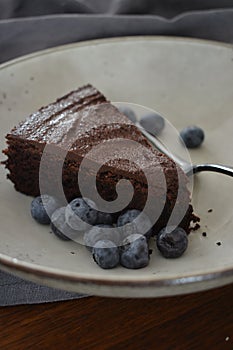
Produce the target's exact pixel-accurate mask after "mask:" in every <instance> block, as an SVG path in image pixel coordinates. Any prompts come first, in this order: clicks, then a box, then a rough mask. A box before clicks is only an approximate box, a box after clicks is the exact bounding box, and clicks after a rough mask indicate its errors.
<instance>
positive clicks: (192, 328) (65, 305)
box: [0, 284, 233, 350]
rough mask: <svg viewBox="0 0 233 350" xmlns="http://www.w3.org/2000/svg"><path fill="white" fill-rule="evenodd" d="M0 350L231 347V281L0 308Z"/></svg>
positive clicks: (221, 348)
mask: <svg viewBox="0 0 233 350" xmlns="http://www.w3.org/2000/svg"><path fill="white" fill-rule="evenodd" d="M0 315H1V316H0V349H1V350H8V349H9V350H21V349H22V350H26V349H33V350H38V349H39V350H40V349H41V350H46V349H56V350H60V349H62V350H63V349H64V350H72V349H75V350H82V349H87V350H92V349H100V350H104V349H117V350H119V349H124V350H125V349H134V350H135V349H139V350H144V349H146V350H150V349H152V350H154V349H156V350H157V349H158V350H163V349H166V350H167V349H169V350H170V349H171V350H174V349H179V350H192V349H195V350H199V349H200V350H201V349H208V350H209V349H211V350H218V349H219V350H225V349H231V350H232V349H233V284H232V285H229V286H226V287H222V288H218V289H214V290H210V291H206V292H201V293H195V294H189V295H184V296H177V297H170V298H157V299H112V298H100V297H86V298H82V299H78V300H73V301H65V302H57V303H49V304H40V305H20V306H13V307H1V308H0Z"/></svg>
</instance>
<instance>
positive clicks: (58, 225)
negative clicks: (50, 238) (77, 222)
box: [50, 207, 77, 241]
mask: <svg viewBox="0 0 233 350" xmlns="http://www.w3.org/2000/svg"><path fill="white" fill-rule="evenodd" d="M65 211H66V207H61V208H58V209H56V210H55V212H54V213H53V214H52V216H51V223H50V226H51V229H52V231H53V233H54V234H55V235H56V236H57V237H59V238H60V239H62V240H63V241H69V240H72V239H74V238H75V237H76V236H77V231H74V230H72V228H70V226H68V225H67V223H66V220H65Z"/></svg>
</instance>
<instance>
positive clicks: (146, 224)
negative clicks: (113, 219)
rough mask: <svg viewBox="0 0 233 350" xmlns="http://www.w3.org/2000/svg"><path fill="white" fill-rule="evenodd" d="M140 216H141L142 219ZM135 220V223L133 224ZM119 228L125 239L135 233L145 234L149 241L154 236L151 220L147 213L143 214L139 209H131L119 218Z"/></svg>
mask: <svg viewBox="0 0 233 350" xmlns="http://www.w3.org/2000/svg"><path fill="white" fill-rule="evenodd" d="M139 214H141V216H140V217H139ZM137 217H138V218H137ZM134 220H135V222H134V223H132V221H134ZM127 224H130V225H127ZM117 226H118V227H120V230H121V232H122V236H123V237H127V236H129V235H130V234H133V233H139V234H144V235H145V236H146V238H147V239H149V238H150V237H151V235H152V224H151V221H150V219H149V218H148V216H147V215H146V214H145V213H142V212H141V211H140V210H137V209H130V210H127V211H125V212H124V213H123V214H121V215H120V216H119V217H118V220H117ZM145 229H146V232H145ZM144 232H145V233H144Z"/></svg>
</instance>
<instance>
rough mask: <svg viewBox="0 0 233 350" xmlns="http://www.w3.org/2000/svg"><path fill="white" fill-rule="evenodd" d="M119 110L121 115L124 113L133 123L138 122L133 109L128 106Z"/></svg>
mask: <svg viewBox="0 0 233 350" xmlns="http://www.w3.org/2000/svg"><path fill="white" fill-rule="evenodd" d="M118 109H119V111H120V112H121V113H123V114H124V115H125V116H126V117H127V118H128V119H129V120H131V121H132V122H133V123H135V122H136V120H137V117H136V114H135V112H134V111H133V110H132V109H131V108H129V107H127V106H120V107H119V108H118Z"/></svg>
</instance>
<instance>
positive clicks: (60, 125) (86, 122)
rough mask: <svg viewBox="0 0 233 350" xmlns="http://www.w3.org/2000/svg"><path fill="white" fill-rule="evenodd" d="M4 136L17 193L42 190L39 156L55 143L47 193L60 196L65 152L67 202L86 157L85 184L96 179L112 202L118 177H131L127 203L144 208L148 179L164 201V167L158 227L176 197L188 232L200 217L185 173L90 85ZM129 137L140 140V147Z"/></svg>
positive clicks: (155, 194)
mask: <svg viewBox="0 0 233 350" xmlns="http://www.w3.org/2000/svg"><path fill="white" fill-rule="evenodd" d="M6 139H7V144H8V148H7V149H6V150H4V151H3V152H4V153H5V154H6V155H7V156H8V159H7V160H6V161H5V162H4V163H5V166H6V168H8V170H9V174H8V178H9V179H10V180H11V181H12V182H13V183H14V185H15V189H16V190H17V191H20V192H22V193H25V194H27V195H31V196H37V195H39V194H40V186H39V170H40V163H41V157H42V155H43V151H44V150H45V147H46V149H47V147H48V146H51V147H53V150H54V152H51V154H48V156H47V159H46V161H47V166H46V170H44V171H46V173H45V174H44V176H45V177H46V179H47V192H48V193H51V194H53V195H56V189H57V188H58V187H59V181H60V178H59V176H56V175H57V164H58V162H61V161H62V157H64V152H65V158H64V162H63V170H62V184H63V189H64V193H65V196H66V198H67V200H68V201H70V200H72V199H73V198H75V197H77V196H79V195H80V189H79V186H78V183H77V179H78V172H79V168H80V164H81V162H82V160H83V159H84V157H85V159H87V161H88V162H89V164H90V166H86V167H85V168H84V169H83V170H82V171H83V174H84V177H85V180H86V184H87V187H88V184H89V182H90V184H91V182H92V180H93V177H94V178H96V186H97V189H98V191H99V193H100V195H101V196H102V197H103V198H104V199H105V200H107V201H112V200H114V199H116V198H117V193H116V185H117V183H118V182H119V180H121V179H127V180H129V181H130V182H131V184H132V185H133V187H134V195H133V198H132V200H131V202H130V203H129V204H128V207H129V208H136V209H140V210H142V209H143V208H144V206H145V204H146V201H147V197H148V183H147V180H148V179H149V178H150V177H151V179H152V178H153V179H156V183H155V186H154V188H153V189H152V196H153V198H154V203H155V205H156V203H160V202H161V201H162V198H163V196H164V190H163V187H164V186H163V185H164V184H162V177H161V169H162V171H163V174H164V177H165V181H166V201H165V205H164V209H163V212H162V215H161V216H160V218H159V220H158V221H157V222H156V224H155V231H157V230H159V229H161V228H162V227H164V226H165V225H166V223H167V221H168V219H169V217H170V215H171V212H172V209H173V208H174V206H175V204H177V200H178V201H179V203H178V204H179V205H180V208H181V211H182V208H184V207H186V208H187V212H186V214H185V215H183V216H182V218H181V220H182V223H181V225H182V227H183V228H184V229H185V230H186V231H187V232H188V231H189V227H190V223H191V222H192V221H195V220H196V217H195V215H193V209H192V206H191V205H190V194H189V191H188V190H187V187H186V185H187V179H186V176H185V175H184V173H183V172H182V171H181V170H180V169H179V168H178V169H177V166H176V164H175V163H174V162H173V161H172V160H171V159H169V158H168V157H167V156H165V155H163V154H161V153H159V152H157V151H156V150H154V149H152V147H151V145H150V144H149V142H148V141H147V139H146V138H145V137H144V136H143V135H142V134H141V132H140V131H139V130H138V129H137V127H136V126H135V125H134V124H133V123H132V122H131V121H130V120H128V118H127V117H126V116H124V115H123V114H122V113H121V112H119V110H118V109H117V108H116V107H115V106H113V105H112V104H111V103H110V102H108V101H107V100H106V98H105V97H104V96H103V95H102V94H101V93H100V92H99V91H98V90H96V89H95V88H94V87H92V86H91V85H86V86H84V87H82V88H79V89H78V90H76V91H73V92H71V93H69V94H67V95H66V96H64V97H62V98H60V99H58V100H57V101H56V102H55V103H51V104H50V105H48V106H46V107H42V108H41V109H40V110H39V111H38V112H36V113H33V114H32V115H31V116H29V117H28V118H27V119H26V121H24V122H22V123H20V124H19V125H18V126H17V127H15V128H13V129H12V131H11V132H10V133H9V134H8V135H7V136H6ZM128 140H131V141H134V142H136V143H137V145H138V147H135V143H133V142H132V144H130V143H129V142H128ZM140 145H142V146H141V147H140ZM93 150H96V151H93ZM88 162H87V164H88ZM92 164H95V165H96V164H97V165H98V166H99V170H98V172H97V173H95V172H94V171H93V169H92V166H91V165H92ZM145 174H146V176H145ZM178 175H179V176H178ZM178 190H179V196H178ZM178 211H179V210H178Z"/></svg>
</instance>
